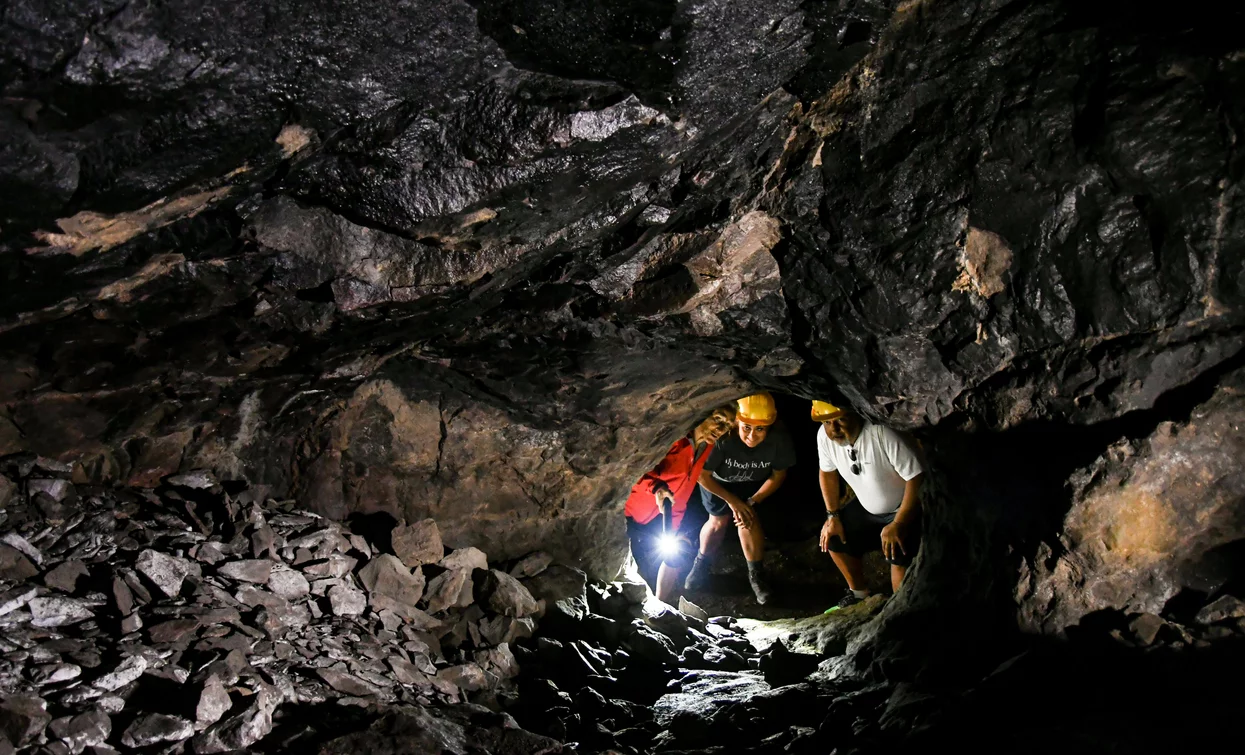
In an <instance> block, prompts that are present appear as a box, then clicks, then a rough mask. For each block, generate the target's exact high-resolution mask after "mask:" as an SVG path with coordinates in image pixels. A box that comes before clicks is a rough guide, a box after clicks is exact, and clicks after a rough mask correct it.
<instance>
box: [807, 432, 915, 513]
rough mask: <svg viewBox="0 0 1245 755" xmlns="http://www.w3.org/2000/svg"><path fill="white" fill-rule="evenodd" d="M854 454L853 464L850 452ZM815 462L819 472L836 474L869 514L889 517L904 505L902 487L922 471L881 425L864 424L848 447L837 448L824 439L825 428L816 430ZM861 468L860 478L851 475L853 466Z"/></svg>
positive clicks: (905, 446)
mask: <svg viewBox="0 0 1245 755" xmlns="http://www.w3.org/2000/svg"><path fill="white" fill-rule="evenodd" d="M853 448H854V449H855V450H856V461H855V462H853V461H852V459H851V454H850V449H853ZM817 460H818V462H819V463H820V466H821V471H823V472H834V471H838V473H839V475H840V476H842V477H843V480H844V481H845V482H847V484H848V485H851V486H852V490H854V491H856V497H857V498H859V499H860V505H861V506H864V507H865V510H866V511H868V512H869V513H870V514H891V513H894V512H895V511H898V510H899V504H901V503H903V492H904V486H905V484H906V483H907V481H908V480H911V479H912V478H913V477H916V476H917V475H919V474H921V472H923V471H924V470H923V469H922V467H921V462H920V460H919V459H917V456H916V454H915V453H914V452H913V451H912V449H911V448H910V447H909V446H908V444H907V443H905V442H904V440H903V438H901V437H900V436H899V433H897V432H895V431H894V430H892V429H890V428H889V427H885V426H883V425H875V424H873V423H872V422H865V426H864V428H863V429H862V430H861V431H860V435H859V436H858V437H857V438H856V442H855V443H853V444H852V445H850V446H840V445H839V444H838V443H835V442H834V441H832V440H830V438H828V437H826V431H825V428H824V427H819V428H817ZM853 463H855V464H859V465H860V474H853V473H852V464H853Z"/></svg>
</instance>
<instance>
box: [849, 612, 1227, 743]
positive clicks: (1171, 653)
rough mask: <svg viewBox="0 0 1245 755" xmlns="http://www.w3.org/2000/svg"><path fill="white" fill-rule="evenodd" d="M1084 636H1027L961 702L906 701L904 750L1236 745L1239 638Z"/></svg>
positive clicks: (879, 739) (943, 698) (948, 698)
mask: <svg viewBox="0 0 1245 755" xmlns="http://www.w3.org/2000/svg"><path fill="white" fill-rule="evenodd" d="M1099 618H1100V619H1101V618H1103V617H1099ZM1086 631H1087V633H1088V634H1090V635H1092V636H1093V637H1092V639H1091V638H1089V637H1087V638H1086V639H1083V640H1081V641H1074V642H1058V641H1055V640H1049V639H1036V638H1034V639H1031V640H1030V641H1029V643H1028V647H1027V648H1026V649H1025V650H1024V651H1023V652H1022V653H1020V654H1018V655H1016V656H1015V657H1013V658H1011V659H1009V660H1008V661H1006V662H1005V663H1004V664H1002V665H1001V666H1000V667H999V668H998V669H997V670H996V671H995V672H993V673H992V674H991V675H990V676H988V677H987V678H985V679H984V680H982V681H981V682H980V683H979V684H977V685H975V686H974V687H973V688H971V689H969V690H967V691H965V692H964V693H963V694H962V695H946V694H944V695H939V696H938V697H936V698H930V699H927V700H924V701H922V700H921V699H920V697H919V696H917V695H909V697H908V702H909V705H908V706H906V707H907V708H908V710H907V711H905V713H906V714H907V715H906V716H905V717H907V716H911V720H912V723H913V724H914V726H913V731H912V734H911V738H909V739H908V741H907V742H906V743H905V747H916V748H918V749H920V750H922V751H925V750H927V749H928V751H939V749H940V748H947V749H946V750H945V751H959V752H963V751H965V750H966V749H967V751H970V752H980V751H986V750H989V751H991V752H1009V753H1034V755H1037V753H1049V752H1050V751H1051V750H1052V748H1054V749H1058V751H1060V752H1065V753H1103V752H1112V753H1159V752H1216V751H1225V748H1226V750H1235V749H1236V748H1237V747H1238V746H1239V742H1238V738H1237V735H1236V733H1235V732H1234V729H1233V727H1232V726H1231V725H1228V723H1227V722H1229V721H1232V720H1233V719H1234V718H1235V717H1236V716H1237V715H1238V714H1239V710H1240V700H1239V696H1238V695H1236V694H1235V693H1233V692H1230V691H1229V690H1230V689H1231V688H1232V684H1231V681H1230V680H1231V679H1233V678H1234V677H1235V675H1236V674H1238V673H1239V672H1240V671H1241V670H1242V669H1243V668H1245V639H1242V638H1241V637H1232V638H1228V639H1225V640H1222V641H1220V642H1217V643H1215V644H1213V645H1208V646H1207V647H1203V648H1191V647H1184V648H1180V649H1170V648H1153V649H1147V650H1141V649H1133V648H1125V647H1122V646H1120V645H1119V644H1118V643H1116V642H1112V641H1111V640H1109V639H1107V638H1105V637H1103V636H1102V635H1101V634H1099V633H1097V632H1095V631H1092V630H1086ZM883 728H885V727H883ZM898 734H899V732H896V735H898ZM885 739H888V737H887V736H886V735H885V734H881V733H879V735H877V736H876V737H875V738H874V741H872V742H869V743H867V744H866V743H863V742H862V743H861V746H860V749H859V751H861V752H881V751H883V749H884V746H883V741H884V740H885Z"/></svg>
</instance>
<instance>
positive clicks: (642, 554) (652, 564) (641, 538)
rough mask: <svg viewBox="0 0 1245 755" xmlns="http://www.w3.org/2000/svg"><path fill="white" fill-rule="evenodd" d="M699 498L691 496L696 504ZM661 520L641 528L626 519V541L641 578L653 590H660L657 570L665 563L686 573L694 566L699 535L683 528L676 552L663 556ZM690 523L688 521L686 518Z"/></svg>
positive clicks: (643, 525) (634, 522)
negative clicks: (693, 560)
mask: <svg viewBox="0 0 1245 755" xmlns="http://www.w3.org/2000/svg"><path fill="white" fill-rule="evenodd" d="M695 498H696V496H694V495H693V496H692V499H693V502H694V501H695ZM661 519H662V518H661V517H660V516H657V517H653V521H651V522H649V523H648V524H640V523H639V522H637V521H636V520H634V519H632V518H631V517H627V539H628V540H630V541H631V555H632V556H633V557H634V558H635V563H636V566H637V567H638V568H639V570H640V576H641V577H643V578H644V581H645V582H647V583H648V584H649V586H650V587H652V588H653V589H657V569H658V568H659V567H660V566H661V565H662V564H663V563H664V564H665V565H666V566H669V567H670V568H672V569H678V570H680V571H681V570H683V569H686V568H687V567H689V566H691V564H692V559H693V558H694V557H695V556H696V551H697V550H698V546H697V544H696V532H695V531H692V530H689V529H688V528H687V527H685V526H683V524H680V526H679V530H678V532H676V533H675V537H676V538H677V539H676V543H677V544H678V547H677V549H676V550H675V551H674V552H671V553H663V552H662V547H661V546H662V542H661V535H662V528H661ZM683 522H684V523H686V522H687V517H684V518H683Z"/></svg>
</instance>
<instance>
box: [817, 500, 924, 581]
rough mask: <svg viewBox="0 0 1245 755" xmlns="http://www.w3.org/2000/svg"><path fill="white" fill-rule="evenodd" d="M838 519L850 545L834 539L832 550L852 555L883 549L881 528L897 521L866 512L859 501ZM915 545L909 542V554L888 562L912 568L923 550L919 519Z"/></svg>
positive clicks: (849, 505) (889, 515) (914, 535)
mask: <svg viewBox="0 0 1245 755" xmlns="http://www.w3.org/2000/svg"><path fill="white" fill-rule="evenodd" d="M842 512H843V513H841V514H839V518H840V519H842V520H843V534H844V536H845V537H847V542H846V543H844V542H843V541H842V540H840V539H839V538H838V536H837V535H836V536H835V537H832V538H830V543H829V547H830V550H832V551H834V552H835V553H846V554H847V555H849V556H856V557H857V558H859V557H860V556H863V555H865V554H866V553H871V552H873V551H880V550H882V528H883V527H885V526H886V525H888V524H890V523H891V522H893V521H895V515H894V514H893V513H891V514H880V515H879V514H870V513H869V512H868V511H865V507H864V506H861V505H860V501H859V500H858V499H857V500H853V501H852V502H851V503H849V504H847V505H846V506H844V507H843V508H842ZM912 534H913V537H912V542H911V543H908V544H907V545H906V546H905V548H906V550H907V552H906V553H899V554H898V555H896V556H895V557H894V558H888V559H886V561H887V562H888V563H892V564H894V565H895V566H904V567H906V566H909V565H910V564H911V563H912V559H914V558H916V554H917V551H919V550H920V549H921V524H920V521H919V520H918V522H917V525H916V527H915V528H914V531H913V533H912Z"/></svg>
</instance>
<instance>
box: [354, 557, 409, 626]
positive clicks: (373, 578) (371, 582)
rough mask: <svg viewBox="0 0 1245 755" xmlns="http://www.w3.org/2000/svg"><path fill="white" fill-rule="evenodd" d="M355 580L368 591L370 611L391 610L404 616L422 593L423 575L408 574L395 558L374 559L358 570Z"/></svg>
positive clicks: (403, 565)
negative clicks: (357, 579) (357, 576)
mask: <svg viewBox="0 0 1245 755" xmlns="http://www.w3.org/2000/svg"><path fill="white" fill-rule="evenodd" d="M359 581H360V582H362V583H363V586H364V587H365V588H367V591H368V605H369V606H370V607H371V609H372V610H373V611H377V612H379V611H383V610H386V609H388V610H391V611H393V612H394V613H396V614H398V615H399V616H406V615H407V614H408V613H409V612H410V611H411V610H412V609H414V607H415V604H416V603H418V602H419V599H420V598H421V597H422V596H423V594H424V575H423V572H422V571H420V570H419V569H416V570H415V571H414V572H412V571H411V570H410V569H408V568H406V565H405V564H403V563H402V561H401V560H400V559H398V558H397V557H396V556H392V555H389V554H387V553H385V554H381V555H379V556H376V557H375V558H373V559H372V560H371V561H369V562H368V563H367V566H364V567H363V568H362V569H361V570H359Z"/></svg>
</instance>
